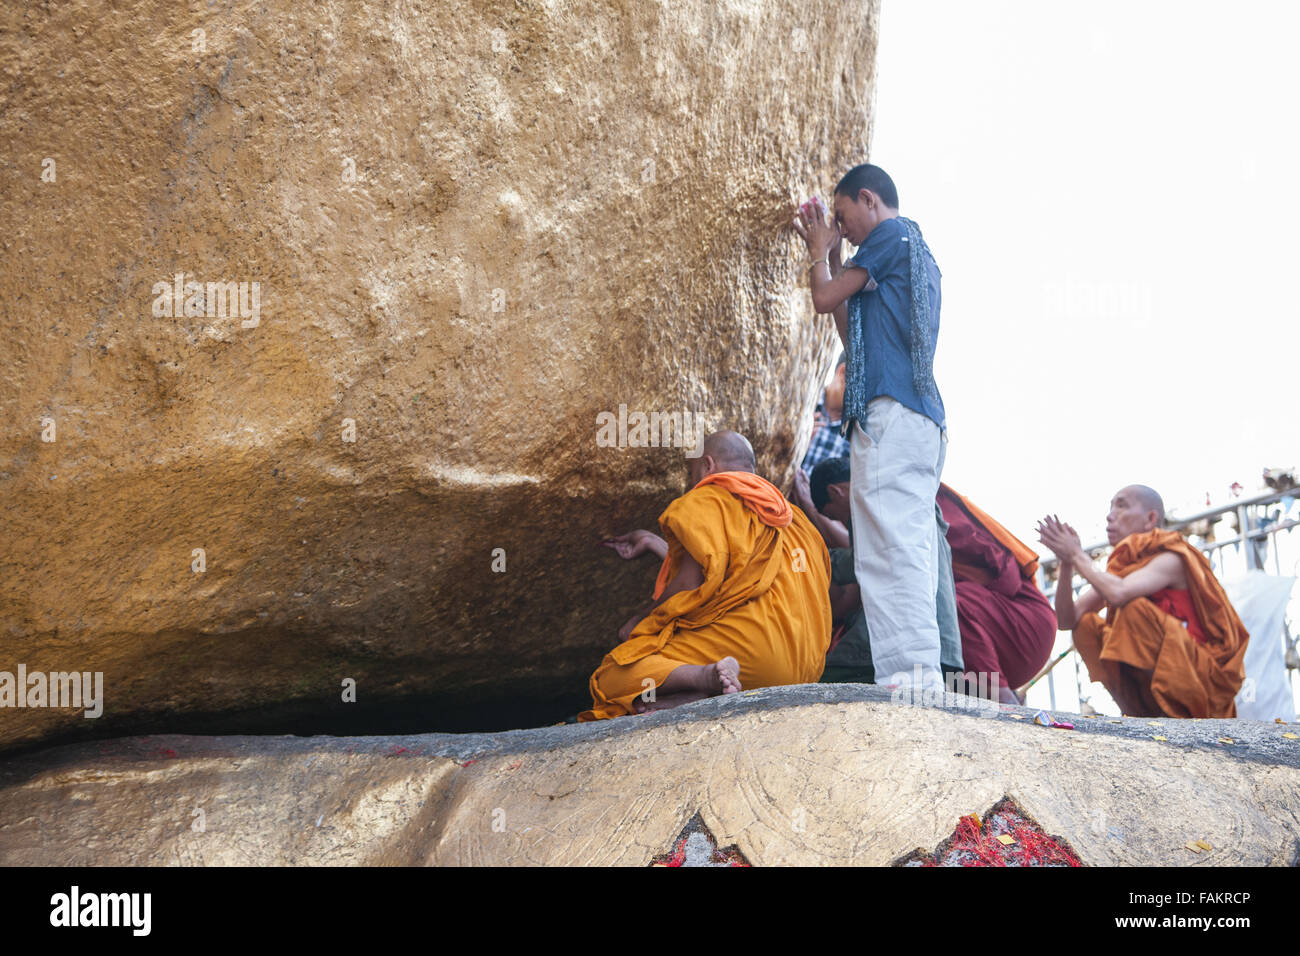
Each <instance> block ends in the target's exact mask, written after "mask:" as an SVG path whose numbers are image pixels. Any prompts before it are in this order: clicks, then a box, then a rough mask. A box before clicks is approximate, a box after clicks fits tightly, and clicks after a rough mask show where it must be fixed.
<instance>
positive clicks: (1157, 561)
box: [1038, 485, 1250, 717]
mask: <svg viewBox="0 0 1300 956" xmlns="http://www.w3.org/2000/svg"><path fill="white" fill-rule="evenodd" d="M1164 520H1165V506H1164V503H1163V502H1162V501H1161V500H1160V496H1159V495H1158V494H1156V493H1155V492H1154V491H1153V490H1151V489H1150V488H1148V487H1146V486H1145V485H1130V486H1129V487H1127V488H1124V489H1123V490H1121V491H1120V492H1119V493H1118V494H1117V495H1115V497H1114V499H1113V500H1112V501H1111V503H1110V514H1109V515H1107V516H1106V537H1107V538H1108V539H1109V540H1110V543H1111V545H1112V546H1113V548H1114V550H1113V551H1112V552H1111V556H1110V560H1109V561H1108V562H1107V564H1106V570H1105V571H1102V570H1100V569H1098V568H1096V567H1094V566H1093V564H1092V562H1091V561H1089V560H1088V556H1087V554H1085V553H1084V551H1083V547H1082V546H1081V544H1080V541H1079V535H1078V534H1077V533H1076V532H1075V530H1074V529H1073V528H1072V527H1070V526H1069V525H1068V524H1066V523H1064V522H1062V521H1061V520H1060V519H1059V518H1057V517H1056V516H1055V515H1052V516H1050V517H1046V518H1043V519H1042V521H1040V522H1039V525H1038V534H1039V538H1040V540H1041V541H1042V542H1043V544H1045V545H1047V546H1048V547H1049V548H1051V549H1052V551H1053V552H1054V553H1055V554H1056V556H1057V557H1058V558H1060V560H1061V573H1060V578H1059V579H1058V581H1057V585H1056V619H1057V626H1058V627H1059V628H1060V629H1061V630H1071V629H1073V631H1074V647H1075V649H1076V650H1077V651H1078V652H1079V656H1080V657H1082V658H1083V660H1084V663H1086V664H1087V665H1088V674H1089V676H1090V677H1091V678H1092V679H1093V680H1095V681H1100V682H1101V683H1102V684H1105V685H1106V690H1108V691H1109V692H1110V695H1111V697H1113V698H1115V703H1117V704H1118V705H1119V706H1120V708H1121V709H1122V710H1123V712H1124V713H1125V714H1128V715H1130V716H1133V717H1235V716H1237V705H1236V701H1235V698H1236V696H1237V691H1238V690H1239V689H1240V688H1241V682H1242V681H1243V680H1244V679H1245V676H1246V671H1245V667H1244V664H1243V660H1244V658H1245V656H1246V642H1247V641H1248V640H1249V638H1250V635H1248V634H1247V633H1246V629H1245V627H1243V626H1242V623H1241V618H1239V617H1238V616H1237V612H1236V611H1235V610H1233V607H1232V604H1231V603H1230V602H1229V601H1228V596H1227V594H1225V593H1224V590H1223V586H1222V585H1220V584H1219V582H1218V580H1217V579H1216V578H1215V577H1214V569H1213V568H1211V567H1210V562H1209V561H1208V560H1206V557H1205V555H1203V554H1202V553H1201V552H1200V551H1199V550H1198V549H1197V548H1195V547H1193V546H1192V545H1191V544H1188V543H1187V541H1185V540H1184V539H1183V537H1182V535H1180V534H1179V533H1178V532H1176V531H1165V530H1163V525H1164ZM1076 571H1077V572H1078V573H1079V574H1080V575H1081V576H1082V577H1083V578H1084V579H1085V580H1086V581H1087V582H1088V583H1089V584H1091V585H1092V588H1091V589H1090V590H1088V591H1085V592H1084V593H1083V594H1082V595H1080V596H1079V599H1078V600H1077V601H1076V600H1075V599H1074V593H1073V589H1072V588H1071V586H1070V584H1071V581H1072V579H1073V575H1074V572H1076ZM1103 604H1104V605H1106V607H1107V609H1108V610H1107V615H1106V618H1105V620H1103V619H1102V618H1101V617H1100V616H1099V615H1098V614H1097V613H1096V612H1097V611H1098V610H1100V609H1101V607H1102V605H1103Z"/></svg>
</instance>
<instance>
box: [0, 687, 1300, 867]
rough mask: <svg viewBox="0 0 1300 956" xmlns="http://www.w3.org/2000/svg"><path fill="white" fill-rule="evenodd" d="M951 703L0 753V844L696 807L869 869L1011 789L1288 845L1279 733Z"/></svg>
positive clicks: (239, 857)
mask: <svg viewBox="0 0 1300 956" xmlns="http://www.w3.org/2000/svg"><path fill="white" fill-rule="evenodd" d="M962 702H963V703H965V704H966V705H967V706H966V708H963V707H960V706H956V703H957V701H956V699H953V698H949V699H948V700H947V701H946V702H944V703H943V704H942V705H940V706H933V705H926V706H911V705H904V704H900V703H896V702H892V701H891V698H890V695H889V693H888V691H886V690H883V689H880V688H875V687H865V686H854V685H807V686H800V687H780V688H769V689H765V690H762V691H754V692H745V693H742V694H736V695H732V696H729V697H725V698H713V699H711V700H705V701H700V702H698V703H695V704H691V705H689V706H687V707H683V708H679V709H677V710H674V711H667V712H662V713H658V714H653V715H648V716H645V717H628V718H622V719H619V720H614V721H609V722H606V723H602V724H597V725H584V726H568V727H556V728H546V729H541V730H526V731H514V732H509V733H500V734H468V735H463V736H456V735H446V734H432V735H425V736H413V737H384V738H375V737H370V738H330V737H316V738H307V739H302V738H291V737H184V736H159V737H144V738H134V739H128V740H114V741H101V742H98V743H84V744H76V745H72V746H68V747H62V748H56V749H52V750H48V751H44V752H41V753H36V754H28V755H24V756H21V757H15V758H12V759H10V760H8V761H6V762H4V763H3V764H0V861H3V862H5V863H11V864H65V865H74V866H83V865H92V864H94V865H118V864H123V865H125V864H131V865H134V864H149V865H165V864H209V865H211V864H254V865H263V864H266V865H272V864H315V865H332V864H425V863H430V864H568V865H581V864H622V865H633V866H644V865H647V864H649V863H651V861H653V860H656V859H658V858H662V857H663V856H664V855H665V854H667V853H668V852H669V851H671V850H672V849H673V847H674V846H675V841H677V840H678V838H679V836H680V835H681V834H682V831H683V828H684V827H686V825H687V824H688V823H689V822H690V821H691V820H692V819H694V817H695V814H696V813H697V812H698V813H699V814H700V819H701V821H702V823H703V824H704V826H705V827H707V829H708V831H709V833H710V834H711V835H712V837H713V838H714V839H715V845H716V847H717V848H718V849H722V848H729V849H734V850H735V851H737V852H738V853H739V854H740V855H741V856H742V857H743V859H744V860H745V861H747V862H749V863H752V864H755V865H778V864H888V863H893V862H895V861H898V860H899V859H900V858H901V857H903V856H904V855H905V854H908V853H910V852H912V851H914V850H917V849H924V850H927V851H929V850H933V849H934V848H935V847H936V846H937V845H939V844H940V843H941V842H942V841H943V840H944V839H945V838H946V837H948V836H949V835H950V834H951V833H952V832H953V829H954V827H955V826H956V825H957V823H958V820H959V818H961V817H962V816H965V815H966V814H970V813H978V814H984V813H986V812H987V811H988V809H989V808H990V807H991V806H992V805H993V804H995V803H996V802H997V801H998V800H1000V799H1001V798H1003V797H1004V796H1011V797H1012V798H1013V799H1014V800H1015V801H1016V803H1017V804H1018V805H1019V806H1020V807H1022V808H1023V809H1024V811H1025V812H1026V813H1028V814H1029V815H1030V816H1032V818H1033V819H1034V820H1035V821H1037V822H1038V823H1039V824H1040V825H1041V826H1042V827H1043V829H1044V830H1045V831H1046V832H1048V833H1051V834H1056V835H1059V836H1060V837H1061V838H1063V839H1064V840H1066V841H1068V843H1069V845H1070V846H1071V847H1072V848H1073V850H1074V851H1075V852H1077V853H1078V855H1079V857H1080V859H1081V860H1082V862H1083V863H1084V864H1085V865H1107V864H1111V865H1114V864H1135V865H1148V866H1168V865H1193V866H1205V865H1210V866H1223V865H1238V864H1249V865H1265V864H1266V865H1290V864H1294V863H1296V862H1297V857H1298V855H1300V837H1298V836H1297V834H1300V741H1296V740H1291V739H1288V738H1285V737H1283V736H1282V734H1283V733H1286V732H1289V730H1288V728H1287V727H1285V726H1278V725H1275V724H1261V723H1253V722H1247V721H1231V720H1187V721H1176V720H1162V721H1155V722H1154V723H1155V724H1156V726H1152V725H1151V724H1152V722H1150V721H1146V720H1136V719H1125V720H1120V721H1112V720H1108V719H1106V718H1098V719H1095V720H1085V719H1084V718H1081V717H1079V718H1075V721H1076V726H1077V728H1078V729H1076V730H1073V731H1068V730H1056V729H1052V728H1049V727H1039V726H1035V725H1034V724H1033V723H1032V720H1031V716H1030V712H1029V711H1027V710H1025V709H1023V708H997V709H995V710H992V711H987V710H980V711H974V712H972V711H971V710H969V709H968V708H969V704H970V701H969V700H968V699H962ZM1013 714H1014V715H1018V716H1019V717H1021V718H1023V719H1020V720H1016V719H1014V718H1013ZM1156 736H1162V737H1166V738H1167V740H1165V741H1157V740H1155V739H1153V738H1154V737H1156ZM1228 738H1230V739H1231V741H1232V742H1231V743H1223V742H1222V740H1223V739H1228ZM1196 841H1204V842H1205V843H1206V844H1208V845H1209V846H1210V847H1211V849H1210V850H1208V851H1203V852H1193V851H1192V850H1189V849H1187V847H1186V844H1187V843H1189V842H1191V843H1195V842H1196ZM688 855H689V854H688ZM697 855H703V856H705V857H706V859H707V857H708V854H707V853H705V854H697Z"/></svg>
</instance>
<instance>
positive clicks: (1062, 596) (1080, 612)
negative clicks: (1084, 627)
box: [1056, 561, 1104, 631]
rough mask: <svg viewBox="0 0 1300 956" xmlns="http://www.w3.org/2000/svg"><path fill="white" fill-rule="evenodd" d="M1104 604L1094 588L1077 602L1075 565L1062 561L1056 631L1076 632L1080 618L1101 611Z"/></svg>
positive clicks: (1085, 592)
mask: <svg viewBox="0 0 1300 956" xmlns="http://www.w3.org/2000/svg"><path fill="white" fill-rule="evenodd" d="M1103 603H1104V602H1103V601H1102V598H1101V595H1100V594H1098V593H1097V592H1096V591H1094V590H1093V589H1092V588H1089V589H1088V590H1086V591H1084V592H1083V593H1082V594H1080V595H1079V599H1078V600H1077V601H1076V600H1075V598H1074V565H1073V564H1072V563H1071V562H1069V561H1062V562H1061V565H1060V574H1059V576H1058V577H1057V579H1056V629H1057V630H1058V631H1072V630H1074V629H1075V627H1077V626H1078V624H1079V619H1080V618H1082V617H1083V616H1084V615H1085V614H1091V613H1093V612H1094V611H1099V610H1101V606H1102V604H1103Z"/></svg>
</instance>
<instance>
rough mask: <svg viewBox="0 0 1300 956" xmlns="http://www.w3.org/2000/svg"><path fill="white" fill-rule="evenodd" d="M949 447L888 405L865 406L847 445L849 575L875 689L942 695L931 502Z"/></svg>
mask: <svg viewBox="0 0 1300 956" xmlns="http://www.w3.org/2000/svg"><path fill="white" fill-rule="evenodd" d="M947 448H948V439H947V435H946V433H945V432H943V431H942V430H941V429H940V428H939V426H938V425H936V424H935V423H934V422H933V421H931V420H930V419H929V418H927V417H926V416H924V415H922V414H920V413H918V412H914V411H912V410H911V409H910V408H907V407H906V406H904V405H902V404H900V403H899V402H897V401H895V400H894V399H892V398H889V397H887V396H882V397H880V398H876V399H873V400H872V401H871V403H870V404H868V405H867V420H866V423H865V427H864V423H862V422H854V425H853V431H852V434H851V436H850V440H849V451H850V463H851V469H852V477H851V479H850V489H851V495H850V499H851V509H850V510H851V514H852V518H853V570H854V573H855V576H856V577H857V579H858V586H859V588H860V589H861V592H862V610H863V613H864V614H865V616H866V620H867V631H868V634H869V636H870V638H871V661H872V665H873V666H874V668H875V671H876V682H877V683H879V684H899V685H902V686H913V685H914V684H915V683H917V678H916V674H917V673H918V672H917V670H916V668H918V667H919V668H920V671H919V674H920V684H921V685H922V686H924V687H936V686H937V687H942V686H943V672H942V671H941V670H940V668H939V624H938V621H937V620H936V617H935V604H934V594H935V590H936V589H937V588H938V586H939V554H938V549H939V528H938V525H937V523H936V522H935V520H934V498H935V495H937V494H938V493H939V477H940V475H942V474H943V460H944V457H945V455H946V454H947Z"/></svg>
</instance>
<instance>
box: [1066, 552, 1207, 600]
mask: <svg viewBox="0 0 1300 956" xmlns="http://www.w3.org/2000/svg"><path fill="white" fill-rule="evenodd" d="M1079 576H1080V577H1082V578H1083V579H1084V580H1085V581H1087V582H1088V583H1089V584H1091V585H1092V586H1093V588H1095V589H1096V591H1097V593H1098V594H1099V595H1100V596H1101V599H1102V600H1103V601H1105V602H1106V603H1107V604H1109V605H1110V606H1111V607H1123V606H1124V605H1125V604H1127V603H1128V602H1129V601H1132V600H1134V599H1136V598H1140V597H1147V596H1148V595H1150V594H1154V593H1155V592H1156V591H1159V590H1161V589H1163V588H1183V589H1185V588H1186V587H1187V572H1186V571H1184V570H1183V559H1182V558H1180V557H1179V556H1178V555H1176V554H1174V553H1172V552H1168V551H1167V552H1165V553H1164V554H1160V555H1157V556H1156V557H1154V558H1152V559H1151V560H1150V561H1149V562H1147V563H1146V564H1145V565H1143V566H1142V567H1140V568H1138V569H1137V570H1136V571H1134V572H1133V573H1132V574H1130V575H1128V576H1127V577H1122V578H1121V577H1119V576H1118V575H1114V574H1111V573H1109V572H1107V571H1103V570H1102V569H1101V568H1098V567H1096V566H1095V565H1093V564H1092V563H1091V562H1089V561H1085V562H1084V563H1083V564H1082V565H1081V566H1080V567H1079Z"/></svg>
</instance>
